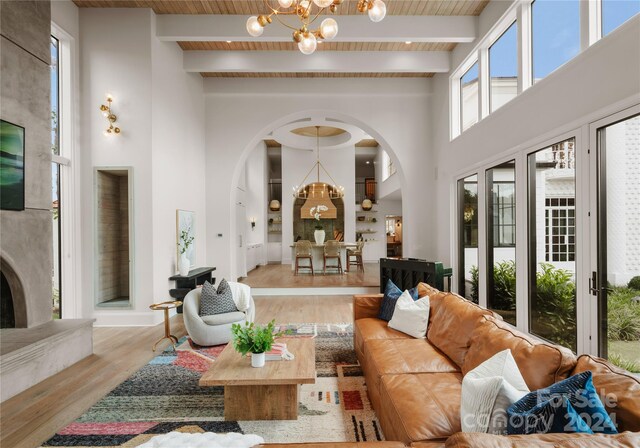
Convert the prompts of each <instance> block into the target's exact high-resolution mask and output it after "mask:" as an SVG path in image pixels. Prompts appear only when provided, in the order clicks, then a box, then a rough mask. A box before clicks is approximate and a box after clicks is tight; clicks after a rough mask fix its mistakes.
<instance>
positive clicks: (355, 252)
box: [347, 240, 364, 272]
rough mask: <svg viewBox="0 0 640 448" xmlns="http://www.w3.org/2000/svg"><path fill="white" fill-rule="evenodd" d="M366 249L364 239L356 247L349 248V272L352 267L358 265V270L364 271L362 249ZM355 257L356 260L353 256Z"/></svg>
mask: <svg viewBox="0 0 640 448" xmlns="http://www.w3.org/2000/svg"><path fill="white" fill-rule="evenodd" d="M363 249H364V241H362V240H360V241H358V243H357V244H356V248H355V249H347V272H349V269H350V267H351V266H352V265H353V266H356V271H358V270H362V272H364V262H363V261H362V250H363ZM352 257H355V260H352V259H351V258H352Z"/></svg>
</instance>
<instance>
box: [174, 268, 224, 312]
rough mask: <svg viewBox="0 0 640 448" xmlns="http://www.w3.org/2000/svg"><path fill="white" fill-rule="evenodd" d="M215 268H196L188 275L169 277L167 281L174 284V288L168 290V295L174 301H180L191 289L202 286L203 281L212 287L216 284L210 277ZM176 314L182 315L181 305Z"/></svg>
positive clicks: (213, 278)
mask: <svg viewBox="0 0 640 448" xmlns="http://www.w3.org/2000/svg"><path fill="white" fill-rule="evenodd" d="M215 270H216V268H214V267H206V268H196V269H192V270H190V271H189V275H187V276H182V275H173V276H171V277H169V280H172V281H175V282H176V287H175V288H174V289H170V290H169V295H170V296H171V297H172V298H174V299H176V300H182V299H184V297H185V296H186V295H187V294H188V293H189V291H191V290H192V289H196V287H198V285H203V284H204V282H205V281H207V282H209V283H211V284H212V285H213V284H215V283H216V278H215V277H213V276H212V275H211V273H212V272H213V271H215ZM177 312H178V313H182V305H181V306H179V307H178V309H177Z"/></svg>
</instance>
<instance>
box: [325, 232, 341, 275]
mask: <svg viewBox="0 0 640 448" xmlns="http://www.w3.org/2000/svg"><path fill="white" fill-rule="evenodd" d="M333 258H335V259H337V260H338V264H337V265H331V266H327V260H330V259H333ZM327 268H335V269H338V273H340V274H342V260H341V259H340V243H339V242H337V241H336V240H329V241H325V243H324V265H323V267H322V272H323V273H325V274H326V273H327Z"/></svg>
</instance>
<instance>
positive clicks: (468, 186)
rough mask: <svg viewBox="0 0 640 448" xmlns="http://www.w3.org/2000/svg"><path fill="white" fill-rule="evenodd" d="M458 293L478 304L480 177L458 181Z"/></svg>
mask: <svg viewBox="0 0 640 448" xmlns="http://www.w3.org/2000/svg"><path fill="white" fill-rule="evenodd" d="M458 223H459V226H460V227H459V235H458V241H459V242H460V243H459V253H458V261H459V262H458V273H459V275H458V293H459V294H460V295H462V296H464V297H466V298H468V299H470V300H473V301H474V302H475V303H478V175H477V174H474V175H473V176H468V177H465V178H464V179H460V180H459V181H458Z"/></svg>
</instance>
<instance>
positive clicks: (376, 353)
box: [364, 339, 460, 412]
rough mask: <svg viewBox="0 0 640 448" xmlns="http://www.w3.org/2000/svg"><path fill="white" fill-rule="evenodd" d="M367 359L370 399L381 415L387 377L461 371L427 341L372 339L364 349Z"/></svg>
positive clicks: (367, 381)
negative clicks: (382, 394) (382, 381)
mask: <svg viewBox="0 0 640 448" xmlns="http://www.w3.org/2000/svg"><path fill="white" fill-rule="evenodd" d="M364 359H365V362H364V364H365V365H366V366H367V368H366V370H365V380H366V383H367V390H368V391H369V398H370V399H371V404H372V405H373V408H374V409H375V410H376V411H378V412H380V406H381V403H380V380H381V378H382V376H383V375H389V374H401V373H435V372H459V371H460V369H459V368H458V366H457V365H455V364H454V363H453V362H452V361H451V360H450V359H449V358H447V357H446V356H445V355H443V354H442V352H441V351H440V350H438V349H437V348H435V347H434V346H433V345H432V344H431V343H430V342H429V341H427V340H426V339H371V340H369V341H367V343H366V344H365V345H364Z"/></svg>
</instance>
